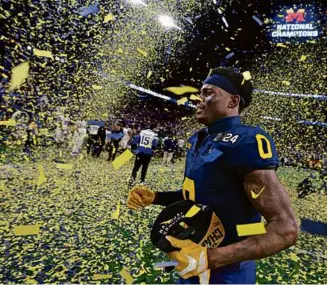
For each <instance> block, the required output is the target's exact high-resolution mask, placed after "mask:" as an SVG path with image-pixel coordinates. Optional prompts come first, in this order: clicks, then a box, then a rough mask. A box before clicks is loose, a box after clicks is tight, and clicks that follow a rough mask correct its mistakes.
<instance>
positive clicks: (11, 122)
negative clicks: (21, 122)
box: [0, 119, 16, 127]
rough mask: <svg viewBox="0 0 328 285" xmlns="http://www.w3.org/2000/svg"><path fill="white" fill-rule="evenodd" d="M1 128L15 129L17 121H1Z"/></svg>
mask: <svg viewBox="0 0 328 285" xmlns="http://www.w3.org/2000/svg"><path fill="white" fill-rule="evenodd" d="M0 126H7V127H15V126H16V121H15V120H13V119H9V120H7V121H0Z"/></svg>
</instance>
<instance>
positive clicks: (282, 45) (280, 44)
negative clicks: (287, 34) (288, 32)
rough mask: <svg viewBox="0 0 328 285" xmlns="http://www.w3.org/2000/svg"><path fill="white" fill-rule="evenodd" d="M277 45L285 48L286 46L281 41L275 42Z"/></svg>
mask: <svg viewBox="0 0 328 285" xmlns="http://www.w3.org/2000/svg"><path fill="white" fill-rule="evenodd" d="M277 47H283V48H286V47H287V46H286V45H284V44H282V43H277Z"/></svg>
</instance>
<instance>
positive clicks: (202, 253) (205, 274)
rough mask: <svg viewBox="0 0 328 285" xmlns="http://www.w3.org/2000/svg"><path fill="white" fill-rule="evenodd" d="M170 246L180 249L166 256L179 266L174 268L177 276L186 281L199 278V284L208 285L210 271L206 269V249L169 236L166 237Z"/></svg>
mask: <svg viewBox="0 0 328 285" xmlns="http://www.w3.org/2000/svg"><path fill="white" fill-rule="evenodd" d="M166 238H167V240H168V241H169V242H170V243H171V245H172V246H174V247H177V248H181V249H180V251H173V252H170V253H168V256H169V257H170V258H171V259H172V260H175V261H177V262H178V263H179V264H178V265H177V266H176V267H175V269H176V270H177V272H178V274H179V275H180V276H181V277H182V278H183V279H187V278H189V277H192V276H199V279H200V284H208V283H209V280H210V270H209V269H208V259H207V248H206V247H203V246H201V245H199V244H197V243H194V242H193V241H191V240H189V239H187V240H179V239H176V238H174V237H171V236H167V237H166Z"/></svg>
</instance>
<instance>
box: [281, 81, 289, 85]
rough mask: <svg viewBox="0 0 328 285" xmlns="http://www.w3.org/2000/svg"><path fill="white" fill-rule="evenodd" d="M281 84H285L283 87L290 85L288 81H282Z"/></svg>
mask: <svg viewBox="0 0 328 285" xmlns="http://www.w3.org/2000/svg"><path fill="white" fill-rule="evenodd" d="M281 83H282V84H285V85H287V86H289V85H290V82H289V81H282V82H281Z"/></svg>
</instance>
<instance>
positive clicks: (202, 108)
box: [196, 105, 205, 114]
mask: <svg viewBox="0 0 328 285" xmlns="http://www.w3.org/2000/svg"><path fill="white" fill-rule="evenodd" d="M204 111H205V106H202V105H197V109H196V114H199V113H202V112H204Z"/></svg>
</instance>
